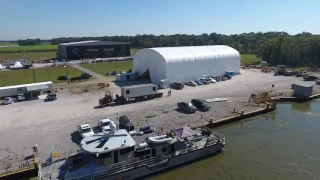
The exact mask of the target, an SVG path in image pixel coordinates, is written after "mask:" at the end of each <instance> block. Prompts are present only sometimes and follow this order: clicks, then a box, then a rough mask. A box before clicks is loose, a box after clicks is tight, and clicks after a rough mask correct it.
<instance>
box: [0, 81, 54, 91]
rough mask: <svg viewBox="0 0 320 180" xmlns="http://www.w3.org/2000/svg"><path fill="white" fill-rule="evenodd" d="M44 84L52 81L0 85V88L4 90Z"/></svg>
mask: <svg viewBox="0 0 320 180" xmlns="http://www.w3.org/2000/svg"><path fill="white" fill-rule="evenodd" d="M42 85H52V81H48V82H40V83H31V84H20V85H14V86H4V87H0V90H4V89H13V88H22V87H27V88H28V87H29V89H31V87H39V86H42Z"/></svg>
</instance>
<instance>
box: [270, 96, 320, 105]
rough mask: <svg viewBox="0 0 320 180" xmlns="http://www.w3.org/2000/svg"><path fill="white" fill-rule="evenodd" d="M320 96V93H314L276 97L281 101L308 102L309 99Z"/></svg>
mask: <svg viewBox="0 0 320 180" xmlns="http://www.w3.org/2000/svg"><path fill="white" fill-rule="evenodd" d="M317 98H320V94H314V95H312V96H309V97H278V98H276V100H277V101H279V102H300V103H302V102H307V101H311V100H314V99H317Z"/></svg>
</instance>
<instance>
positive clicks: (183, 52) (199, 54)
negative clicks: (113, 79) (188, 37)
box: [140, 45, 240, 63]
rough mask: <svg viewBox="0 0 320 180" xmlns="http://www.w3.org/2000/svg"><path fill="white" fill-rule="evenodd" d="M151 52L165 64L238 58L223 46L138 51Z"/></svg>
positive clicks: (233, 51)
mask: <svg viewBox="0 0 320 180" xmlns="http://www.w3.org/2000/svg"><path fill="white" fill-rule="evenodd" d="M144 50H147V51H148V50H149V51H150V50H153V51H156V52H157V53H159V54H160V55H161V56H162V57H163V59H164V60H165V61H166V62H175V63H181V62H186V61H201V60H203V61H206V60H208V59H212V60H214V59H221V58H222V59H225V58H230V57H240V54H239V52H238V51H237V50H235V49H233V48H231V47H229V46H225V45H214V46H182V47H159V48H149V49H142V50H140V51H141V52H143V51H144Z"/></svg>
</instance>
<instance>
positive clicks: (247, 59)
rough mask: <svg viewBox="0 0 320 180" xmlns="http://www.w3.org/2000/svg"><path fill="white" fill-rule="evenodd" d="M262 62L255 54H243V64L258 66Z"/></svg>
mask: <svg viewBox="0 0 320 180" xmlns="http://www.w3.org/2000/svg"><path fill="white" fill-rule="evenodd" d="M260 61H261V58H259V57H257V56H256V55H255V54H241V63H243V64H257V63H259V62H260Z"/></svg>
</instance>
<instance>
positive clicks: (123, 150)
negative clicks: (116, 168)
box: [120, 146, 134, 155]
mask: <svg viewBox="0 0 320 180" xmlns="http://www.w3.org/2000/svg"><path fill="white" fill-rule="evenodd" d="M131 151H134V146H131V147H128V148H125V149H120V155H122V154H128V153H129V152H131Z"/></svg>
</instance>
